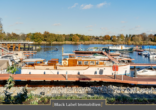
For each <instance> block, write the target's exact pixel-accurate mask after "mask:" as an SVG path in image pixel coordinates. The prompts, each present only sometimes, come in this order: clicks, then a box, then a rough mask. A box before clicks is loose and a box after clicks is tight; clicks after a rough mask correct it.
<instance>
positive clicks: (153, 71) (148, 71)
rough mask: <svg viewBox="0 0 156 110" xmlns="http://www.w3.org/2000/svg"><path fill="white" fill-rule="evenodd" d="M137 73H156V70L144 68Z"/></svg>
mask: <svg viewBox="0 0 156 110" xmlns="http://www.w3.org/2000/svg"><path fill="white" fill-rule="evenodd" d="M137 75H156V71H155V70H149V69H142V70H139V71H137Z"/></svg>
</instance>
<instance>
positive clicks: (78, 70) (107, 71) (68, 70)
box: [21, 65, 130, 75]
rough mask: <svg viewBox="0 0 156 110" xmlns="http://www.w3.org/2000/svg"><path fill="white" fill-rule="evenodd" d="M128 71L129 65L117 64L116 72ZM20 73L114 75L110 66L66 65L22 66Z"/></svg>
mask: <svg viewBox="0 0 156 110" xmlns="http://www.w3.org/2000/svg"><path fill="white" fill-rule="evenodd" d="M129 73H130V65H122V66H119V68H118V72H116V74H120V75H121V74H123V75H128V74H129ZM21 74H71V75H114V74H115V71H113V70H112V66H99V67H88V66H86V67H82V66H76V67H74V66H73V67H68V66H58V67H57V69H49V70H46V69H42V70H41V69H33V68H32V69H27V68H24V69H23V68H22V70H21Z"/></svg>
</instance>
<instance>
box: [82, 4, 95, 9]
mask: <svg viewBox="0 0 156 110" xmlns="http://www.w3.org/2000/svg"><path fill="white" fill-rule="evenodd" d="M91 7H93V5H92V4H88V5H83V4H82V5H81V8H82V9H90V8H91Z"/></svg>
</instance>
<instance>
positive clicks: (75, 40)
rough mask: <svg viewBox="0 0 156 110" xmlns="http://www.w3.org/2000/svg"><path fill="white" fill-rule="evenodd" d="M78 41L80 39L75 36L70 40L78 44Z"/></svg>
mask: <svg viewBox="0 0 156 110" xmlns="http://www.w3.org/2000/svg"><path fill="white" fill-rule="evenodd" d="M79 40H80V38H79V37H78V36H77V35H74V36H73V38H72V41H74V42H78V41H79Z"/></svg>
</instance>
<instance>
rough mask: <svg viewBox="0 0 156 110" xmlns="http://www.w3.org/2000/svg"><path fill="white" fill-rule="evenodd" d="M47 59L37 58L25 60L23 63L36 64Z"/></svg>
mask: <svg viewBox="0 0 156 110" xmlns="http://www.w3.org/2000/svg"><path fill="white" fill-rule="evenodd" d="M44 60H45V59H41V58H36V59H25V60H23V62H36V61H44Z"/></svg>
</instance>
